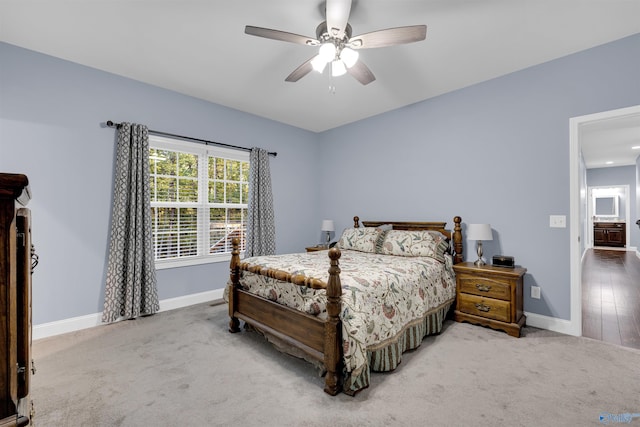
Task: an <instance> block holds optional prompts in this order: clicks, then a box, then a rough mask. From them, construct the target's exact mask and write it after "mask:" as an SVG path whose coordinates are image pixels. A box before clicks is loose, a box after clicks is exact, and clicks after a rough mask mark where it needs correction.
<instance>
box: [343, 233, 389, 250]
mask: <svg viewBox="0 0 640 427" xmlns="http://www.w3.org/2000/svg"><path fill="white" fill-rule="evenodd" d="M382 234H383V232H382V230H379V229H377V228H375V227H360V228H347V229H345V230H344V231H343V232H342V236H340V240H339V241H338V244H337V246H338V247H339V248H340V249H351V250H354V251H360V252H369V253H376V246H377V244H378V239H379V238H380V237H381V236H382Z"/></svg>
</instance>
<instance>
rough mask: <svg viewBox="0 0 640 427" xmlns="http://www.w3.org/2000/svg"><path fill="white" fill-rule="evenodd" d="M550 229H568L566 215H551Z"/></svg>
mask: <svg viewBox="0 0 640 427" xmlns="http://www.w3.org/2000/svg"><path fill="white" fill-rule="evenodd" d="M549 227H551V228H566V227H567V217H566V215H549Z"/></svg>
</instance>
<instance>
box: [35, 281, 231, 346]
mask: <svg viewBox="0 0 640 427" xmlns="http://www.w3.org/2000/svg"><path fill="white" fill-rule="evenodd" d="M223 292H224V289H215V290H213V291H207V292H201V293H198V294H191V295H185V296H181V297H177V298H169V299H165V300H162V301H160V311H159V312H162V311H168V310H174V309H176V308H182V307H187V306H190V305H194V304H200V303H203V302H211V301H215V300H219V299H222V293H223ZM100 325H104V323H102V312H100V313H95V314H87V315H85V316H78V317H72V318H70V319H64V320H58V321H55V322H49V323H42V324H40V325H34V326H33V330H32V337H33V339H34V340H38V339H41V338H47V337H52V336H55V335H60V334H66V333H68V332H74V331H79V330H81V329H87V328H93V327H96V326H100Z"/></svg>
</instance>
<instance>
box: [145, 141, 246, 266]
mask: <svg viewBox="0 0 640 427" xmlns="http://www.w3.org/2000/svg"><path fill="white" fill-rule="evenodd" d="M149 144H150V150H149V167H150V172H151V174H150V181H151V220H152V231H153V245H154V254H155V261H156V268H168V267H178V266H183V265H192V264H200V263H206V262H215V261H222V260H228V259H229V254H230V253H231V250H232V247H231V240H232V239H233V238H235V237H237V238H239V239H240V249H241V250H244V247H245V232H246V218H247V198H248V195H249V153H248V152H245V151H241V150H229V149H225V148H218V147H212V146H206V145H198V144H193V143H186V142H183V141H179V140H175V139H170V138H164V137H159V136H155V135H150V136H149Z"/></svg>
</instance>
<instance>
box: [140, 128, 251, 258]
mask: <svg viewBox="0 0 640 427" xmlns="http://www.w3.org/2000/svg"><path fill="white" fill-rule="evenodd" d="M149 148H150V149H154V148H155V149H160V150H172V151H178V152H183V153H189V154H196V155H198V202H197V203H185V202H170V203H167V202H154V201H153V200H151V207H152V208H153V207H182V208H190V207H193V208H197V209H198V212H199V214H198V225H197V227H198V255H194V256H186V257H182V258H172V259H159V260H155V267H156V269H157V270H162V269H166V268H176V267H185V266H190V265H199V264H208V263H216V262H229V260H230V259H231V253H229V252H225V253H218V254H209V250H208V248H209V247H210V232H209V212H210V208H217V207H226V208H245V209H246V208H247V203H243V204H230V203H209V200H208V179H209V176H208V164H209V157H220V158H225V159H231V160H240V161H246V162H249V152H248V151H245V150H234V149H229V148H223V147H218V146H212V145H204V144H198V143H193V142H186V141H182V140H180V139H174V138H168V137H162V136H158V135H149ZM241 254H244V251H242V252H241Z"/></svg>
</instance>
